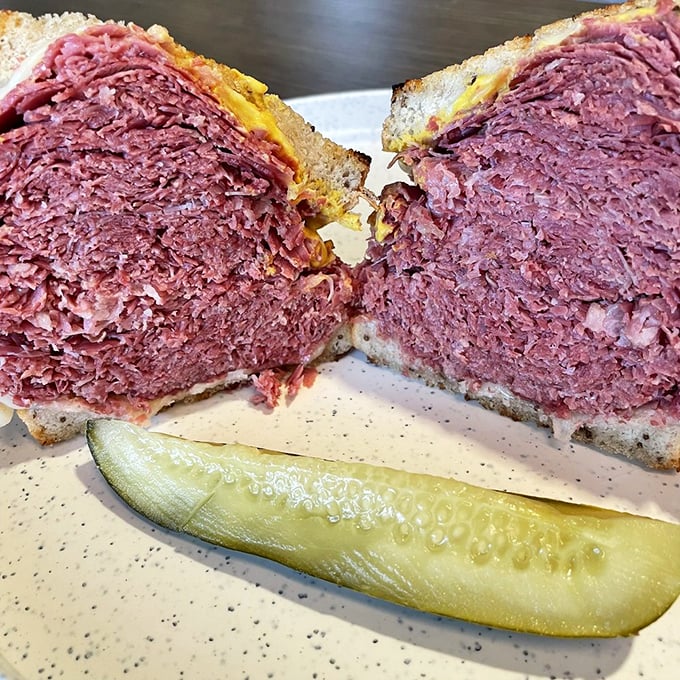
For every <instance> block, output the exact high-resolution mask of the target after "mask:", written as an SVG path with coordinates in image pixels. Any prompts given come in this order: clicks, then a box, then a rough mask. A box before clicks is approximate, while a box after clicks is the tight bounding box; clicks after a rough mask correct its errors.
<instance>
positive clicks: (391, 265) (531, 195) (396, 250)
mask: <svg viewBox="0 0 680 680" xmlns="http://www.w3.org/2000/svg"><path fill="white" fill-rule="evenodd" d="M679 64H680V19H679V18H678V14H677V13H676V12H674V11H673V10H672V6H671V5H670V4H669V5H668V6H667V7H666V11H662V12H661V13H660V14H659V15H656V16H648V17H641V18H638V19H636V20H635V21H632V22H627V23H622V22H610V23H607V24H603V23H597V22H596V21H591V22H590V23H589V25H588V26H587V27H586V28H585V30H583V31H582V32H581V33H580V34H578V35H574V36H573V37H572V38H570V39H569V40H568V41H566V42H565V43H563V44H562V45H560V46H556V47H554V48H550V49H547V50H545V51H543V52H542V53H541V54H540V55H539V56H538V57H536V58H534V59H533V60H531V61H528V62H527V63H525V64H523V65H522V66H521V68H519V69H518V70H517V72H516V73H515V74H514V76H513V78H512V80H511V82H510V83H509V91H508V92H506V93H505V94H503V96H499V97H497V98H496V100H495V101H493V102H490V103H487V104H485V105H482V106H480V107H477V108H476V109H474V110H473V111H470V112H468V113H467V114H466V115H464V116H462V117H460V118H459V119H458V120H455V121H454V122H453V123H452V124H450V125H449V126H448V127H447V128H446V129H445V130H444V132H443V133H442V134H441V135H440V136H439V137H438V138H437V139H436V140H435V141H434V142H433V144H432V146H431V148H428V149H422V148H414V149H409V150H407V151H405V152H404V153H403V154H402V156H401V161H402V163H404V164H405V165H406V166H408V168H409V170H410V172H411V173H412V177H413V179H414V181H415V183H416V186H410V185H406V184H401V183H399V184H395V185H392V186H390V187H388V188H387V189H386V190H385V192H384V194H383V197H382V209H381V210H382V212H381V219H382V222H383V226H382V229H383V232H384V233H385V234H387V236H386V237H385V238H384V239H383V240H382V242H378V241H377V240H375V239H374V240H373V242H372V243H371V244H370V246H369V252H368V261H367V263H365V264H364V265H363V266H362V268H361V271H360V279H361V285H362V295H363V305H364V311H365V312H366V313H367V314H368V315H369V316H371V317H372V318H375V319H376V320H377V321H378V324H379V329H380V332H381V334H382V335H384V336H385V337H388V338H392V339H394V340H395V341H397V342H398V343H399V345H400V346H401V348H402V351H403V352H404V354H405V355H406V356H407V357H408V358H410V359H411V360H412V361H414V362H417V363H420V364H421V365H423V364H424V365H425V366H428V367H431V368H433V369H434V370H436V371H438V372H440V373H441V374H443V375H445V376H447V377H449V378H451V379H454V380H461V379H462V380H466V381H468V382H469V383H470V384H472V385H479V384H481V383H484V382H487V381H488V382H492V383H496V384H499V385H502V386H504V387H506V388H508V389H510V390H511V391H512V392H513V393H514V394H515V395H518V396H520V397H523V398H526V399H529V400H531V401H533V402H536V403H538V404H540V405H541V406H542V407H543V408H544V409H545V410H546V411H547V412H549V413H552V414H554V415H557V416H561V417H569V416H571V415H572V414H574V413H580V414H606V413H618V414H625V413H627V412H630V410H631V409H635V408H636V407H639V406H642V405H644V404H654V405H656V406H658V409H659V410H658V412H659V414H661V415H660V418H663V415H662V414H664V413H666V414H673V415H674V416H675V417H677V416H678V415H680V398H679V397H678V382H679V380H680V136H679V134H678V133H679V132H680V75H679Z"/></svg>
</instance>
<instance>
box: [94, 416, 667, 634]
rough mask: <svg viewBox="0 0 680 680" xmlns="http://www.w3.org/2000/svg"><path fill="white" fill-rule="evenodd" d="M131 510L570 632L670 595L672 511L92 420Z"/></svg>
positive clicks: (320, 573)
mask: <svg viewBox="0 0 680 680" xmlns="http://www.w3.org/2000/svg"><path fill="white" fill-rule="evenodd" d="M87 439H88V443H89V447H90V450H91V452H92V455H93V457H94V460H95V462H96V464H97V466H98V467H99V469H100V470H101V472H102V474H103V475H104V477H105V478H106V479H107V481H108V482H109V484H110V485H111V486H112V487H113V489H114V490H115V491H116V492H117V493H118V494H119V495H120V496H121V498H122V499H123V500H124V501H126V502H127V503H128V504H129V505H130V506H131V507H132V508H134V509H135V510H136V511H138V512H139V513H141V514H142V515H144V516H146V517H147V518H148V519H150V520H152V521H153V522H156V523H158V524H160V525H161V526H164V527H166V528H168V529H172V530H174V531H179V532H185V533H187V534H191V535H193V536H196V537H198V538H201V539H203V540H205V541H208V542H211V543H215V544H217V545H220V546H224V547H226V548H230V549H235V550H241V551H246V552H250V553H255V554H257V555H261V556H264V557H267V558H270V559H272V560H276V561H277V562H280V563H282V564H284V565H287V566H289V567H292V568H293V569H297V570H299V571H302V572H305V573H308V574H311V575H313V576H316V577H319V578H322V579H326V580H328V581H332V582H335V583H337V584H340V585H343V586H346V587H348V588H353V589H355V590H358V591H362V592H364V593H367V594H370V595H372V596H375V597H378V598H383V599H385V600H389V601H392V602H396V603H399V604H402V605H406V606H409V607H413V608H416V609H420V610H424V611H428V612H432V613H436V614H442V615H445V616H450V617H455V618H458V619H465V620H467V621H472V622H476V623H480V624H485V625H489V626H494V627H499V628H507V629H512V630H517V631H525V632H531V633H538V634H543V635H553V636H564V637H577V636H578V637H583V636H589V637H612V636H619V635H630V634H633V633H635V632H637V631H638V630H639V629H640V628H642V627H643V626H645V625H647V624H649V623H651V622H652V621H654V620H655V619H656V618H658V617H659V616H660V615H661V614H663V613H664V612H665V611H666V610H667V609H668V608H669V607H670V606H671V604H672V603H673V602H674V601H675V599H676V598H677V597H678V594H680V525H679V524H673V523H669V522H663V521H660V520H655V519H649V518H645V517H638V516H635V515H630V514H624V513H620V512H614V511H611V510H604V509H600V508H593V507H590V506H580V505H574V504H569V503H564V502H557V501H551V500H544V499H537V498H529V497H526V496H520V495H514V494H510V493H503V492H499V491H491V490H487V489H483V488H479V487H476V486H472V485H469V484H464V483H462V482H458V481H455V480H452V479H444V478H441V477H435V476H431V475H426V474H413V473H409V472H405V471H401V470H395V469H390V468H386V467H378V466H373V465H368V464H363V463H350V462H337V461H336V462H332V461H328V460H322V459H319V458H313V457H307V456H298V455H292V454H286V453H280V452H276V451H268V450H264V449H257V448H254V447H249V446H243V445H240V444H225V445H218V444H208V443H199V442H192V441H189V440H185V439H180V438H177V437H172V436H169V435H164V434H158V433H152V432H148V431H146V430H143V429H141V428H139V427H136V426H134V425H130V424H128V423H124V422H120V421H114V420H97V421H91V422H90V423H89V424H88V428H87Z"/></svg>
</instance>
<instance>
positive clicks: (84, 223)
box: [0, 25, 353, 413]
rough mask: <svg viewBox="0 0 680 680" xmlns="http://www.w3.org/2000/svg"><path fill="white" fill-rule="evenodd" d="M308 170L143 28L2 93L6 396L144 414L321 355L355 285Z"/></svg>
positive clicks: (0, 364) (69, 48) (78, 44)
mask: <svg viewBox="0 0 680 680" xmlns="http://www.w3.org/2000/svg"><path fill="white" fill-rule="evenodd" d="M292 177H293V170H292V169H291V167H289V164H288V163H287V162H286V161H285V159H284V158H283V157H282V154H281V152H280V150H279V148H278V147H277V146H276V145H274V144H273V143H271V142H269V141H267V139H265V138H264V136H263V135H262V134H259V133H256V132H253V133H248V132H246V131H245V130H244V129H243V128H242V127H241V126H239V124H238V123H237V121H236V120H235V119H234V118H233V117H232V116H231V114H228V113H225V112H224V111H223V110H221V109H220V107H219V106H218V103H217V101H216V100H215V99H214V98H213V97H212V96H211V95H210V94H207V93H206V92H205V91H204V90H203V89H201V88H199V87H198V85H197V83H196V82H194V81H193V80H192V79H191V77H190V76H188V75H187V74H186V73H184V72H181V71H179V70H178V69H177V68H176V66H175V65H174V64H173V63H172V60H171V59H170V57H169V56H168V55H167V53H166V52H165V51H164V50H162V49H161V48H160V47H159V46H158V45H157V44H155V43H153V42H152V41H151V39H149V38H148V37H146V35H145V34H144V33H143V32H141V31H140V30H138V29H134V28H132V29H130V28H123V27H121V26H114V25H106V26H100V27H96V28H91V29H88V30H87V31H86V32H85V33H83V34H82V35H71V36H67V37H65V38H63V39H62V40H60V41H58V42H57V43H56V44H54V45H53V46H52V47H51V48H50V50H49V52H48V54H47V55H46V56H45V58H44V59H43V61H42V62H41V63H40V64H39V65H38V66H37V67H36V69H35V70H34V72H33V77H32V78H31V79H30V80H29V81H27V82H25V83H23V84H21V85H19V86H18V87H17V88H15V89H14V90H13V91H12V92H10V93H9V94H8V95H7V96H6V97H5V98H4V99H3V100H2V101H0V395H9V396H11V397H12V398H13V400H14V401H15V403H16V404H18V405H22V404H23V405H27V404H29V403H36V402H37V403H41V402H50V401H52V400H58V399H71V400H75V401H80V402H82V403H84V404H86V405H88V406H89V407H90V408H92V409H94V410H100V411H102V412H105V413H109V412H117V413H125V412H126V411H128V410H130V409H137V410H140V411H142V412H143V411H145V410H146V409H148V402H149V401H151V400H153V399H155V398H158V397H160V396H163V395H166V394H172V393H175V392H178V391H182V390H186V389H188V388H190V387H191V386H192V385H194V384H197V383H204V382H210V381H213V380H217V379H219V378H220V377H222V376H224V375H226V374H227V373H228V372H229V371H232V370H234V369H238V368H247V369H252V370H264V369H268V368H271V367H276V366H281V365H289V364H290V365H297V364H304V363H306V362H307V361H309V359H310V357H311V356H312V355H313V354H314V352H315V351H316V350H317V349H318V347H319V346H320V345H322V344H324V343H325V342H326V341H327V339H328V337H329V335H330V334H331V333H332V332H333V331H334V329H335V328H336V327H337V326H338V325H339V324H341V323H342V322H344V321H345V320H346V319H347V317H348V315H349V305H350V303H351V301H352V299H353V288H352V283H351V278H350V274H349V270H348V269H347V268H346V267H345V266H344V265H342V264H340V263H338V262H334V263H332V264H330V265H329V266H327V267H325V268H323V269H318V268H316V267H314V266H312V262H313V254H314V243H313V242H312V241H310V240H309V239H308V238H306V237H305V235H304V233H303V227H304V217H305V207H304V206H303V205H302V204H300V205H299V206H295V205H292V204H291V203H290V201H289V200H288V199H287V188H288V185H289V183H290V181H291V179H292Z"/></svg>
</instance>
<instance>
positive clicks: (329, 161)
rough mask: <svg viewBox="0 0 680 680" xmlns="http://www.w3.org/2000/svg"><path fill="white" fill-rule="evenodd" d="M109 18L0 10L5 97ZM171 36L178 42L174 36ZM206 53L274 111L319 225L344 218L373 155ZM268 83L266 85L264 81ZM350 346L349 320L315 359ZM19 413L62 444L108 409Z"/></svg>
mask: <svg viewBox="0 0 680 680" xmlns="http://www.w3.org/2000/svg"><path fill="white" fill-rule="evenodd" d="M104 23H107V22H104V21H102V20H100V19H98V18H97V17H95V16H92V15H85V14H81V13H78V12H65V13H63V14H47V15H44V16H41V17H34V16H32V15H31V14H28V13H24V12H15V11H11V10H0V98H1V97H2V96H3V90H5V91H7V89H8V88H9V89H11V88H12V87H13V86H14V85H16V84H17V83H18V82H21V80H23V79H25V78H27V77H28V76H29V75H30V72H31V69H32V68H33V66H34V65H35V63H37V61H39V59H40V58H41V57H42V55H43V54H44V51H45V49H46V48H47V47H48V46H49V45H50V44H51V43H53V42H54V41H55V40H57V39H58V38H60V37H62V36H64V35H67V34H69V33H73V32H78V31H81V30H83V29H84V28H86V27H88V26H94V25H101V24H104ZM112 23H113V22H112ZM118 23H121V24H122V23H123V22H118ZM149 32H150V33H151V34H152V35H153V36H154V37H156V38H158V39H162V40H163V41H165V40H166V39H167V40H169V41H172V38H171V37H170V36H169V34H168V33H167V30H166V29H165V28H163V27H162V26H154V27H152V28H150V29H149ZM172 44H173V45H176V43H174V41H172ZM178 49H179V50H181V51H183V52H185V53H186V55H188V56H190V57H192V56H198V55H195V54H194V53H193V52H190V51H188V50H185V49H184V48H182V47H181V46H178ZM200 59H201V62H202V64H203V66H204V67H207V68H208V69H209V70H210V71H211V72H212V75H213V76H214V77H215V78H216V79H220V80H221V81H222V82H224V83H226V84H227V85H229V86H233V87H234V89H238V91H239V94H240V95H242V96H243V97H245V98H246V99H248V100H249V101H250V102H251V103H253V104H255V105H256V106H257V107H260V108H262V110H266V111H267V112H269V113H270V114H271V115H272V116H273V119H274V121H275V122H276V124H277V125H278V128H279V130H280V131H281V132H282V133H283V135H284V136H285V138H286V139H287V140H288V142H289V143H290V144H291V146H292V148H293V151H294V154H295V158H296V160H297V161H298V162H299V165H300V167H299V171H300V172H299V174H300V175H301V180H300V181H301V182H303V189H304V188H307V189H309V188H311V189H312V195H314V194H316V195H317V196H318V197H319V209H320V210H321V214H320V216H319V219H318V223H317V224H316V225H315V226H317V227H318V226H319V223H324V222H328V221H331V220H333V219H338V218H342V216H343V215H344V214H345V213H346V212H348V211H350V210H351V209H352V208H353V207H354V206H355V205H356V203H357V202H358V200H359V198H360V196H361V195H362V192H363V184H364V181H365V179H366V176H367V174H368V170H369V165H370V159H369V158H368V157H367V156H366V155H364V154H362V153H359V152H356V151H352V150H349V149H345V148H344V147H342V146H340V145H338V144H336V143H335V142H333V141H331V140H329V139H327V138H325V137H323V136H322V135H321V134H320V133H318V132H316V131H315V130H314V129H313V127H312V126H311V125H309V124H308V123H307V122H306V121H305V120H304V119H303V118H302V117H301V116H300V115H298V114H297V113H296V112H295V111H293V109H291V108H290V107H289V106H288V105H287V104H285V103H284V102H283V101H281V100H280V99H279V98H278V97H277V96H276V95H273V94H265V95H264V96H261V92H259V91H257V88H255V89H253V91H252V92H251V91H249V88H248V85H249V83H253V84H254V85H256V86H261V84H260V83H257V81H254V80H252V79H249V78H248V77H247V76H243V74H240V73H239V72H238V71H235V70H234V69H231V68H229V67H227V66H224V65H222V64H219V63H217V62H215V61H213V60H210V59H205V58H203V57H200ZM262 88H263V89H265V88H264V86H262ZM350 348H351V344H350V333H349V329H348V328H347V327H346V326H342V327H340V328H338V329H337V330H336V332H335V334H334V335H333V337H332V338H330V339H329V340H328V342H327V343H326V344H325V345H324V346H323V347H321V348H319V350H318V352H317V356H316V357H315V358H314V359H313V362H319V361H331V360H333V359H336V358H338V357H339V356H342V355H343V354H345V353H346V352H347V351H348V350H349V349H350ZM253 373H254V371H253V370H252V369H249V368H248V367H243V368H242V369H241V370H236V371H233V372H231V373H230V374H229V375H227V376H226V377H224V378H222V379H221V380H218V381H215V382H214V383H211V384H207V385H201V386H197V387H195V388H192V389H191V390H189V391H187V392H184V393H179V394H174V395H167V396H165V397H163V398H161V399H158V400H157V401H156V402H154V404H153V405H152V408H151V413H150V414H149V417H150V416H152V415H154V414H156V413H158V412H159V411H161V410H163V409H165V408H167V407H168V406H170V405H171V404H174V403H179V402H188V401H197V400H199V399H204V398H206V397H208V396H210V395H212V394H214V393H215V392H217V391H219V390H223V389H227V388H230V387H235V386H237V385H239V384H242V383H245V382H247V381H248V380H249V379H250V377H251V375H252V374H253ZM10 398H11V397H10ZM17 415H18V417H19V418H20V419H21V420H23V421H24V423H25V424H26V426H27V428H28V430H29V432H30V434H31V435H32V436H33V437H35V439H37V440H38V441H39V442H41V443H42V444H55V443H57V442H60V441H64V440H66V439H69V438H71V437H73V436H75V435H77V434H79V433H80V432H82V430H83V428H84V425H85V423H86V421H87V420H88V419H91V418H96V417H101V415H102V414H101V413H97V412H96V411H93V410H87V409H86V408H84V407H82V406H80V405H79V404H75V403H73V402H69V401H68V400H67V401H63V402H59V403H56V404H35V405H32V406H31V407H29V408H26V409H18V410H17ZM131 417H132V418H137V419H138V420H139V419H140V418H142V420H144V419H145V418H144V417H142V416H135V414H131Z"/></svg>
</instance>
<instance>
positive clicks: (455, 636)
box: [0, 91, 680, 680]
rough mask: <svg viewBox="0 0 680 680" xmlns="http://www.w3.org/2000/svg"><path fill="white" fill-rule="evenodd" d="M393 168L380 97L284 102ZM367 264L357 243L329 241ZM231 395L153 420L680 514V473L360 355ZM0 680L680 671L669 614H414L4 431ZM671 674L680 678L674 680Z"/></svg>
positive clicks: (676, 618)
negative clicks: (564, 629) (193, 521)
mask: <svg viewBox="0 0 680 680" xmlns="http://www.w3.org/2000/svg"><path fill="white" fill-rule="evenodd" d="M292 103H293V105H294V106H295V108H297V109H298V110H299V111H300V113H302V114H303V115H304V116H305V117H306V118H308V119H309V120H310V121H312V122H313V123H314V124H315V125H316V126H317V128H318V129H320V130H321V131H323V132H324V133H326V134H327V135H329V136H331V137H333V138H334V139H336V140H337V141H338V142H340V143H342V144H346V145H349V146H352V147H354V148H356V149H360V150H362V151H364V152H366V153H368V154H369V155H371V156H373V158H374V169H373V171H372V174H371V177H370V182H369V183H370V184H371V185H372V186H373V187H374V188H376V189H378V188H379V187H380V186H381V185H382V184H383V183H384V182H385V181H387V180H388V179H389V178H390V177H397V176H399V173H398V171H396V170H392V171H390V173H391V174H390V175H389V176H388V173H387V171H386V169H385V168H386V163H387V161H388V160H389V158H388V157H386V156H385V155H383V154H382V152H380V147H379V137H380V123H381V121H382V119H383V118H384V116H385V115H386V113H387V110H388V107H389V93H388V92H386V91H370V92H356V93H347V94H337V95H327V96H320V97H313V98H308V99H299V100H295V101H294V102H292ZM334 238H336V240H337V241H338V249H339V250H340V251H341V252H343V253H346V256H347V257H349V258H351V257H360V256H361V252H362V251H363V238H364V236H363V235H361V234H356V233H352V232H338V234H337V236H334ZM250 396H251V393H250V391H249V389H243V390H239V391H236V392H231V393H229V394H223V395H219V396H217V397H215V398H213V399H210V400H209V401H205V402H203V403H200V404H194V405H187V406H180V407H175V408H173V409H171V410H169V411H167V412H166V413H164V414H163V415H162V416H159V417H157V418H156V419H155V420H154V428H155V429H158V430H163V431H167V432H172V433H176V434H181V435H184V436H188V437H194V438H199V439H205V440H223V441H224V440H233V439H238V440H240V441H243V442H247V443H252V444H256V445H261V446H264V447H270V448H282V449H285V450H289V451H299V452H303V453H311V454H317V455H323V456H326V457H338V458H346V459H354V460H364V461H369V462H374V463H387V464H389V465H392V466H398V467H404V468H407V469H410V470H419V471H428V472H432V473H437V474H442V475H449V476H455V477H458V478H459V479H462V480H464V481H467V482H473V483H478V484H482V485H486V486H490V487H495V488H500V489H507V490H514V491H519V492H524V493H528V494H541V495H546V496H553V497H556V498H561V499H564V500H567V501H579V502H585V503H591V504H598V505H604V506H607V507H611V508H615V509H619V510H627V511H633V512H638V513H643V514H647V515H652V516H655V517H660V518H663V519H670V520H675V521H678V520H680V488H679V486H680V477H678V476H677V475H675V474H660V473H654V472H649V471H646V470H643V469H641V468H639V467H637V466H635V465H632V464H630V463H626V462H624V461H622V460H620V459H618V458H614V457H610V456H606V455H603V454H600V453H597V452H594V451H592V450H589V449H588V448H586V447H581V446H576V445H571V444H560V443H558V442H556V441H554V440H553V439H552V438H551V436H550V435H549V434H548V433H547V432H545V431H542V430H538V429H535V428H532V427H530V426H528V425H523V424H518V423H514V422H512V421H510V420H507V419H504V418H502V417H500V416H497V415H495V414H492V413H488V412H486V411H484V410H483V409H482V408H480V407H478V406H476V405H474V404H471V403H465V402H464V401H463V400H462V399H460V398H458V397H457V396H454V395H451V394H446V393H443V392H439V391H436V390H432V389H430V388H427V387H424V386H422V385H420V384H418V383H416V382H413V381H410V380H407V379H405V378H403V377H401V376H399V375H396V374H394V373H392V372H390V371H387V370H384V369H380V368H376V367H373V366H370V365H368V364H367V363H366V361H365V359H364V357H363V355H361V354H359V353H354V354H350V355H348V356H346V357H345V358H343V359H342V360H341V361H338V362H337V363H334V364H331V365H327V366H324V367H323V368H321V370H320V373H319V376H318V378H317V380H316V382H315V384H314V385H313V386H312V387H311V388H308V389H304V390H302V391H301V392H300V393H299V395H298V396H297V398H296V399H294V400H293V401H292V402H291V403H288V404H284V405H282V406H281V407H279V408H277V409H276V410H274V411H273V412H268V411H266V410H263V409H262V408H260V407H256V406H253V405H252V404H251V403H250V402H249V397H250ZM0 517H1V520H0V656H1V657H2V658H0V676H3V673H4V676H3V677H5V678H7V679H8V680H21V679H26V680H36V679H39V680H52V679H56V678H66V679H68V680H73V679H75V678H91V679H96V680H105V679H107V678H117V679H120V678H129V679H130V680H132V679H134V678H143V679H144V680H149V679H155V678H159V679H163V680H173V679H177V680H180V679H186V680H189V679H191V680H194V679H195V678H210V679H213V678H229V679H230V680H231V679H239V678H240V679H244V680H245V679H246V678H250V679H251V680H256V679H257V680H260V679H266V678H276V679H280V680H283V679H285V680H305V679H306V680H312V679H314V678H318V679H321V678H323V679H328V680H336V679H341V678H342V679H349V678H366V677H371V678H386V679H389V680H399V679H408V680H414V679H417V678H456V679H457V680H464V679H466V678H468V679H474V680H482V679H483V680H494V679H497V678H588V679H593V678H605V677H607V678H619V679H624V678H625V679H626V680H629V679H630V678H650V679H652V678H653V679H655V680H658V679H660V678H671V677H675V674H676V672H677V669H678V667H680V602H678V603H676V604H675V605H674V606H673V607H672V608H671V609H670V610H669V611H668V612H667V613H666V614H665V615H664V616H663V617H662V618H661V619H660V620H658V621H657V622H656V623H654V624H652V625H651V626H649V627H648V628H646V629H645V630H643V631H642V632H641V633H640V634H639V635H638V636H637V637H634V638H628V639H614V640H603V641H593V640H561V639H545V638H541V637H535V636H530V635H521V634H514V633H510V632H507V631H499V630H492V629H489V628H486V627H483V626H476V625H471V624H466V623H463V622H460V621H456V620H451V619H444V618H441V617H437V616H430V615H427V614H423V613H419V612H415V611H411V610H409V609H405V608H401V607H398V606H393V605H391V604H387V603H384V602H381V601H377V600H374V599H372V598H369V597H365V596H363V595H360V594H357V593H353V592H351V591H349V590H345V589H342V588H339V587H336V586H334V585H329V584H327V583H325V582H322V581H319V580H316V579H313V578H308V577H306V576H303V575H300V574H299V573H296V572H294V571H291V570H288V569H286V568H283V567H280V566H278V565H276V564H274V563H271V562H268V561H266V560H263V559H259V558H256V557H252V556H248V555H244V554H241V553H237V552H233V551H228V550H223V549H219V548H216V547H213V546H210V545H207V544H204V543H201V542H200V541H197V540H192V539H189V538H184V537H182V536H178V535H175V534H173V533H170V532H167V531H164V530H161V529H158V528H156V527H154V526H153V525H151V524H150V523H148V522H146V521H145V520H143V519H141V518H140V517H139V516H137V515H136V514H134V513H133V512H131V511H130V510H129V509H128V507H127V506H126V505H124V504H123V503H122V502H121V501H120V500H119V499H118V497H117V496H116V495H115V494H114V493H113V492H112V491H111V490H110V489H109V488H108V486H107V485H106V483H105V482H104V481H103V479H102V477H101V476H100V475H99V473H98V471H97V469H96V468H95V466H94V464H93V462H92V460H91V458H90V455H89V453H88V451H87V449H86V448H85V447H84V446H83V442H82V440H79V441H73V442H69V443H66V444H63V445H60V446H56V447H54V448H49V449H41V448H39V447H38V446H36V445H35V444H34V443H33V442H32V441H31V440H30V439H29V438H27V436H26V435H25V433H24V430H23V429H22V427H21V426H20V425H19V424H17V423H13V424H11V425H9V426H8V427H6V428H4V429H2V430H0ZM673 669H675V670H673Z"/></svg>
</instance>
